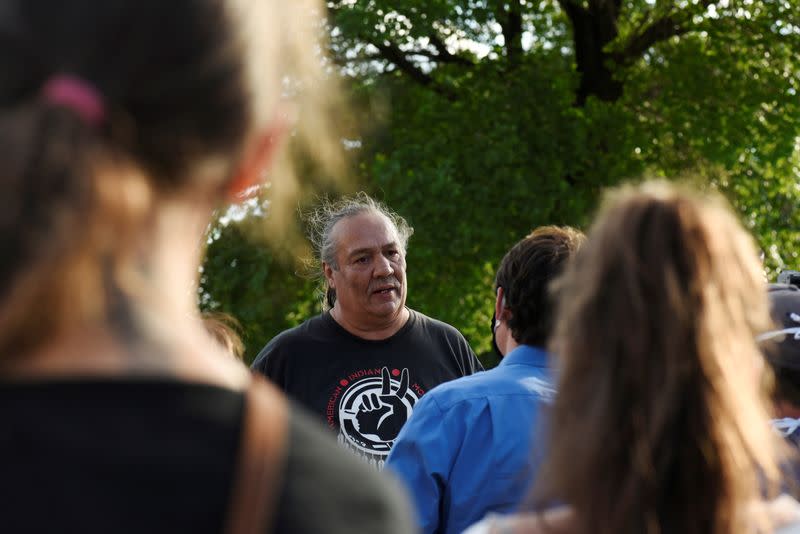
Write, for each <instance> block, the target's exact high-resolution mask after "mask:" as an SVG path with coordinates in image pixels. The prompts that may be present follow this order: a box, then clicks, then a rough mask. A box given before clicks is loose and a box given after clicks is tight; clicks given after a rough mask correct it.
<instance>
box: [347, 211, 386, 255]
mask: <svg viewBox="0 0 800 534" xmlns="http://www.w3.org/2000/svg"><path fill="white" fill-rule="evenodd" d="M333 238H334V240H335V242H336V243H338V245H339V249H340V252H344V253H347V254H350V253H352V252H354V251H358V250H370V249H376V248H385V247H390V246H400V238H399V236H398V234H397V229H396V228H395V227H394V224H392V222H391V221H390V220H389V219H388V218H387V217H386V216H385V215H383V214H381V213H371V212H367V213H360V214H358V215H355V216H353V217H348V218H347V219H342V220H341V221H339V222H338V223H336V226H334V228H333Z"/></svg>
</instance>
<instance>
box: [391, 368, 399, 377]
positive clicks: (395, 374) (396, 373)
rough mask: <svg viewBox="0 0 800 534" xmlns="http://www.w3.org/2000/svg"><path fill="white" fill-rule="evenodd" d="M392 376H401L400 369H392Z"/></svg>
mask: <svg viewBox="0 0 800 534" xmlns="http://www.w3.org/2000/svg"><path fill="white" fill-rule="evenodd" d="M392 376H400V369H392Z"/></svg>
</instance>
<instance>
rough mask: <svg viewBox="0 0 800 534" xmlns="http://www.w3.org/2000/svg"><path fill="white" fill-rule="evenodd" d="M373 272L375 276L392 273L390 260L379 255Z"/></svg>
mask: <svg viewBox="0 0 800 534" xmlns="http://www.w3.org/2000/svg"><path fill="white" fill-rule="evenodd" d="M374 274H375V277H376V278H385V277H387V276H391V275H393V274H394V268H393V267H392V262H390V261H389V258H387V257H386V256H383V255H382V256H380V259H378V263H377V264H376V265H375V272H374Z"/></svg>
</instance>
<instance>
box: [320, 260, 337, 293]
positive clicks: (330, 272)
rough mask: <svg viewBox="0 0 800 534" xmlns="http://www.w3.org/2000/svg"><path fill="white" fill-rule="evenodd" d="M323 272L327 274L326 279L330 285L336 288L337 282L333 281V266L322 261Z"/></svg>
mask: <svg viewBox="0 0 800 534" xmlns="http://www.w3.org/2000/svg"><path fill="white" fill-rule="evenodd" d="M322 272H323V273H324V274H325V280H327V281H328V287H332V288H334V289H335V288H336V284H335V283H334V281H333V267H331V266H330V265H328V264H327V263H325V262H322Z"/></svg>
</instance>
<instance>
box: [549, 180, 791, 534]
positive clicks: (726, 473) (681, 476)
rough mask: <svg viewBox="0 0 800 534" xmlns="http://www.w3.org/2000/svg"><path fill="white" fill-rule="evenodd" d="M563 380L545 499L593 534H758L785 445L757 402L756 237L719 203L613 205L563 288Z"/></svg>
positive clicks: (641, 197) (761, 294)
mask: <svg viewBox="0 0 800 534" xmlns="http://www.w3.org/2000/svg"><path fill="white" fill-rule="evenodd" d="M557 288H558V297H559V302H560V310H559V312H558V319H557V324H556V328H555V333H554V337H553V340H552V349H553V351H554V353H555V354H557V356H558V361H559V363H560V374H559V381H558V396H557V399H556V401H555V405H554V407H553V423H552V428H551V430H552V434H551V436H550V440H549V448H548V449H547V450H548V451H549V452H548V462H547V464H546V465H545V466H544V468H543V471H542V473H541V478H540V479H539V481H538V484H537V489H536V492H535V499H536V500H537V502H538V503H539V504H540V505H541V504H542V503H543V502H552V499H558V500H562V502H566V503H569V504H570V505H571V506H573V507H574V509H575V512H576V517H577V518H578V520H579V524H581V525H583V527H584V528H583V529H582V530H585V531H587V532H589V531H591V532H601V533H634V532H635V533H640V532H645V533H648V534H654V533H660V532H681V533H697V534H699V533H716V534H722V533H726V534H728V533H734V532H746V531H749V532H752V531H753V523H752V521H753V518H752V517H749V515H750V514H749V512H746V511H745V510H746V509H747V508H748V503H751V502H754V501H757V500H759V499H760V498H761V497H762V493H761V492H763V491H765V490H767V489H774V488H775V487H776V486H775V481H777V479H778V478H779V473H778V467H777V462H776V456H777V450H778V447H779V444H778V443H777V438H776V437H775V436H774V434H773V433H772V432H771V430H770V428H769V426H768V409H767V406H768V404H767V398H766V396H765V394H764V392H763V391H762V390H761V389H760V388H759V377H760V373H761V368H762V366H763V360H762V356H761V353H760V351H759V349H758V347H757V345H756V342H755V334H756V333H757V332H760V331H763V330H764V329H765V328H766V327H767V326H768V325H769V324H770V317H769V313H768V305H767V299H766V288H765V281H764V275H763V273H762V270H761V265H760V263H759V261H758V256H757V254H756V248H755V246H754V243H753V240H752V239H751V237H750V236H749V235H748V234H747V233H746V232H745V231H744V230H743V229H742V227H741V225H740V224H739V223H738V222H737V220H736V218H735V217H734V215H733V214H732V212H731V210H730V208H729V207H728V206H727V204H726V203H725V202H724V200H722V199H721V198H719V197H717V196H700V195H698V194H696V193H694V192H692V191H689V190H684V189H682V188H680V187H676V186H674V185H669V184H667V183H661V182H656V183H647V184H644V185H642V186H639V187H623V188H621V189H619V190H616V191H614V192H613V193H612V194H610V195H609V196H608V198H607V199H606V202H605V203H604V205H603V208H602V210H601V212H600V215H599V217H598V218H597V220H596V222H595V224H594V225H593V227H592V229H591V231H590V233H589V237H588V240H587V242H586V244H585V245H584V247H583V248H582V250H581V251H580V252H579V253H578V255H577V258H576V261H575V262H574V263H573V264H572V265H571V266H570V267H569V268H568V269H567V271H566V272H565V274H564V276H563V278H562V279H561V280H560V281H559V283H558V286H557Z"/></svg>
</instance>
